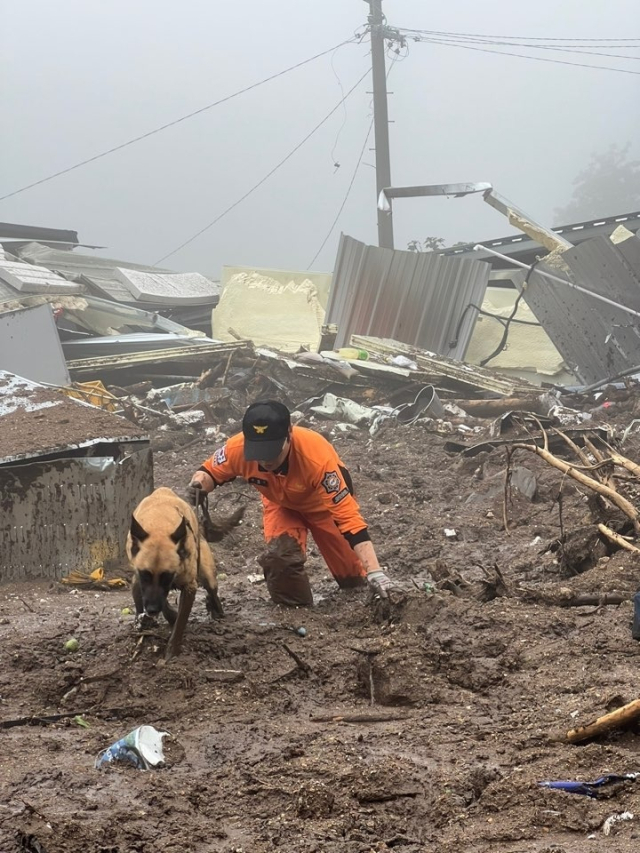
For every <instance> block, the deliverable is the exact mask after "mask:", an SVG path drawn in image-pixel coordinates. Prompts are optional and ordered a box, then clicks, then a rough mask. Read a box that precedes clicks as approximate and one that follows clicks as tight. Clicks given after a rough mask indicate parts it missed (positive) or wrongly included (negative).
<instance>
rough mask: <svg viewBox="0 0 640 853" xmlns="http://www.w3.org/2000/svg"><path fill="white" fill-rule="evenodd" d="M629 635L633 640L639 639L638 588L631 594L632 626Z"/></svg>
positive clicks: (639, 604) (639, 603)
mask: <svg viewBox="0 0 640 853" xmlns="http://www.w3.org/2000/svg"><path fill="white" fill-rule="evenodd" d="M631 636H632V637H633V639H634V640H640V590H639V591H638V592H636V594H635V595H634V596H633V627H632V628H631Z"/></svg>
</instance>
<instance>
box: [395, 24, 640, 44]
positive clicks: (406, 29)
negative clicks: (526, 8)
mask: <svg viewBox="0 0 640 853" xmlns="http://www.w3.org/2000/svg"><path fill="white" fill-rule="evenodd" d="M398 29H401V30H403V31H404V32H412V33H424V34H426V35H436V36H468V37H469V38H486V39H518V40H521V39H524V40H525V41H561V42H598V43H604V42H631V41H632V42H638V43H640V38H597V39H596V38H557V37H554V36H509V35H503V34H501V35H495V34H494V35H486V34H484V35H483V34H482V33H452V32H446V31H445V30H418V29H413V28H412V27H399V28H398Z"/></svg>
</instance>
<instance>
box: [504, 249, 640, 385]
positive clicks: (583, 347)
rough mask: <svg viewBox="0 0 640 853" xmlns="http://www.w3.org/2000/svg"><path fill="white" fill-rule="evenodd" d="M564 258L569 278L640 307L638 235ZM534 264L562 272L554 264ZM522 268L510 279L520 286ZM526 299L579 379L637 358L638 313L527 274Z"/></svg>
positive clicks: (602, 375)
mask: <svg viewBox="0 0 640 853" xmlns="http://www.w3.org/2000/svg"><path fill="white" fill-rule="evenodd" d="M561 257H562V260H563V261H564V262H565V263H566V264H567V266H568V267H569V273H568V274H566V275H567V276H568V278H569V280H570V281H572V282H573V283H575V284H578V285H580V286H581V287H584V288H586V289H587V290H590V291H592V292H593V293H597V294H600V295H601V296H606V297H607V298H608V299H612V300H615V301H616V302H619V303H621V305H623V306H628V307H629V308H631V309H632V310H634V311H640V240H639V239H638V238H637V237H630V238H629V239H628V240H626V241H624V242H623V243H619V244H618V245H614V244H613V243H612V242H611V241H610V240H608V239H607V238H606V237H596V238H594V239H592V240H587V241H586V242H584V243H582V244H580V245H579V246H577V247H575V248H573V249H568V250H567V251H566V252H564V253H563V254H562V256H561ZM537 269H538V270H540V271H543V272H548V273H551V274H552V275H556V276H558V275H559V276H560V277H565V274H563V273H562V272H559V270H558V268H557V267H555V266H554V267H550V266H547V265H545V264H540V265H539V266H538V267H537ZM524 278H525V274H524V273H517V274H516V275H514V276H513V281H514V282H515V284H516V286H517V287H518V288H519V289H522V286H523V283H524ZM525 299H526V301H527V303H528V304H529V306H530V307H531V310H532V311H533V313H534V314H535V315H536V317H537V318H538V320H539V322H540V323H541V324H542V326H543V327H544V329H545V331H546V332H547V334H548V335H549V337H550V338H551V340H552V341H553V343H554V344H555V346H556V347H557V349H558V351H559V352H560V353H561V355H562V357H563V358H564V360H565V361H566V362H567V364H568V365H569V367H570V368H571V369H572V370H573V372H574V373H575V374H576V375H577V376H578V377H579V378H580V380H581V381H582V382H585V383H587V384H589V383H592V382H597V381H599V380H602V379H607V378H608V377H611V376H615V375H616V374H618V373H620V372H622V371H624V370H627V369H628V368H630V367H634V366H635V365H638V364H640V328H639V324H638V318H637V317H635V316H634V315H632V314H629V313H628V312H627V311H625V310H624V308H616V307H614V306H611V305H607V304H606V303H604V302H601V301H599V300H597V299H594V298H592V297H590V296H589V295H588V294H585V293H581V292H580V291H577V290H574V289H573V288H571V287H568V286H565V285H562V284H560V283H559V282H554V281H550V280H549V279H547V278H545V277H543V276H541V275H539V274H537V273H536V272H534V273H533V275H531V277H530V279H529V284H528V286H527V289H526V291H525Z"/></svg>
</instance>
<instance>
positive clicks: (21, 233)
mask: <svg viewBox="0 0 640 853" xmlns="http://www.w3.org/2000/svg"><path fill="white" fill-rule="evenodd" d="M5 237H8V238H9V239H11V240H55V241H56V242H59V243H77V242H78V232H77V231H66V230H63V229H62V228H40V226H39V225H16V224H15V223H14V222H0V240H2V239H4V238H5Z"/></svg>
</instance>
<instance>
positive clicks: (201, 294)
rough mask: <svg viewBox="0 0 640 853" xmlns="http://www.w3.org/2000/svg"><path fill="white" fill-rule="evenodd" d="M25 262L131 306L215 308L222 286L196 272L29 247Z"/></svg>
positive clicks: (24, 252)
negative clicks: (54, 272) (46, 269)
mask: <svg viewBox="0 0 640 853" xmlns="http://www.w3.org/2000/svg"><path fill="white" fill-rule="evenodd" d="M18 254H19V257H20V258H21V259H22V260H23V261H27V262H29V263H32V264H40V265H41V266H44V267H47V268H48V269H50V270H55V271H56V272H59V273H61V274H62V275H64V276H65V278H67V279H69V280H72V281H78V282H82V283H84V284H85V285H87V286H88V287H89V288H90V289H91V290H92V291H93V293H94V295H95V296H101V297H106V298H107V299H113V300H114V301H116V302H126V303H129V304H132V303H137V304H140V303H142V302H144V303H154V304H161V305H173V304H176V305H212V304H214V303H215V302H217V300H218V296H219V294H220V284H219V282H215V281H211V279H209V278H207V277H206V276H204V275H201V274H200V273H196V272H190V273H176V272H172V271H171V270H166V269H162V268H160V267H154V266H149V265H148V264H134V263H131V262H129V261H121V260H116V259H114V258H102V257H98V256H96V255H86V254H81V253H78V252H67V251H63V250H61V249H52V248H49V247H47V246H43V245H42V244H40V243H29V244H28V245H26V246H23V247H22V248H21V249H20V250H19V252H18Z"/></svg>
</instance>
